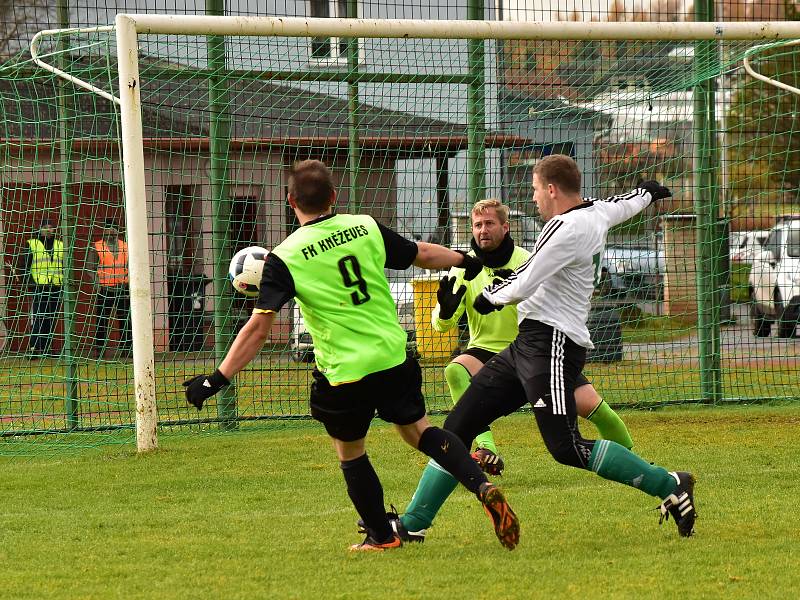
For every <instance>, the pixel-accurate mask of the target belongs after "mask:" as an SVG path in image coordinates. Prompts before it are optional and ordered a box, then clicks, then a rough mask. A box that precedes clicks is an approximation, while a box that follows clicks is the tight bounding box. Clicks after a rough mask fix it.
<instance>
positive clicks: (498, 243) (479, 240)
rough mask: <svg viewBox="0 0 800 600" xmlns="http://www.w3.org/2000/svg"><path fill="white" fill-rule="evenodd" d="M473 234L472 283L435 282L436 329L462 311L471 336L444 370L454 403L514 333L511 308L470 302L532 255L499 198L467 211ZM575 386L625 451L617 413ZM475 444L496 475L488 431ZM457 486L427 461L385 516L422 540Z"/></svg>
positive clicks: (581, 408) (458, 274) (454, 276)
mask: <svg viewBox="0 0 800 600" xmlns="http://www.w3.org/2000/svg"><path fill="white" fill-rule="evenodd" d="M472 235H473V239H472V242H471V245H472V254H474V255H476V256H477V257H478V259H480V261H481V262H482V263H483V264H484V268H483V271H482V272H481V273H480V274H479V275H478V276H477V277H476V278H475V279H473V280H472V281H467V282H465V281H464V270H463V269H460V268H453V269H451V271H450V272H449V274H448V276H447V277H443V278H442V280H441V282H440V285H439V290H438V292H437V299H438V304H437V305H436V308H435V309H434V311H433V318H432V322H433V326H434V328H435V329H437V330H438V331H447V330H449V329H452V328H453V327H456V326H457V324H458V321H459V319H460V318H461V316H462V315H463V314H464V311H465V310H466V312H467V323H468V325H469V333H470V337H469V343H468V344H467V349H466V350H465V351H464V352H463V353H462V354H460V355H459V356H457V357H456V358H454V359H453V361H452V362H451V363H450V364H448V365H447V367H445V370H444V373H445V378H446V379H447V385H448V387H449V388H450V396H451V398H452V400H453V404H454V405H455V404H456V403H457V402H458V400H459V398H461V395H462V394H463V393H464V391H465V390H466V389H467V387H469V383H470V380H471V378H472V377H473V376H474V375H475V374H476V373H477V372H478V371H479V370H480V368H481V367H482V366H483V365H484V364H485V363H486V362H488V361H489V360H490V359H491V358H492V357H493V356H494V355H495V354H497V353H498V352H500V351H501V350H503V349H504V348H505V347H506V346H508V345H509V344H510V343H511V342H513V341H514V338H516V337H517V334H518V333H519V328H518V326H517V308H516V306H506V307H504V308H503V309H502V310H499V311H495V312H492V313H490V314H488V315H481V314H479V313H478V312H477V311H476V310H475V309H474V308H473V307H472V303H473V302H474V300H475V298H476V297H477V296H478V295H479V294H480V293H481V291H482V290H483V289H484V288H485V287H486V286H488V285H490V284H491V283H492V282H493V281H494V280H495V279H496V278H502V279H505V278H506V277H508V276H509V275H510V274H511V272H512V271H513V270H515V269H516V268H517V267H519V266H520V265H522V264H523V263H524V262H525V261H526V260H528V258H529V257H530V256H531V254H530V252H528V251H527V250H525V249H523V248H520V247H519V246H515V245H514V240H513V239H512V237H511V235H510V234H509V225H508V207H507V206H505V205H504V204H502V203H501V202H500V201H498V200H494V199H488V200H480V201H479V202H477V203H476V204H475V206H474V207H473V208H472ZM576 385H577V386H578V387H576V389H575V401H576V404H577V409H578V414H579V415H580V416H582V417H584V418H586V419H588V420H589V421H591V422H592V423H593V424H594V425H595V427H597V429H598V432H599V433H600V436H601V437H602V438H603V439H607V440H612V441H615V442H617V443H618V444H621V445H622V446H625V447H626V448H628V449H630V448H631V447H632V446H633V441H632V440H631V436H630V434H629V433H628V429H627V428H626V427H625V424H624V423H623V422H622V419H620V418H619V416H618V415H617V413H615V412H614V411H613V410H612V408H611V407H610V406H609V405H608V404H607V403H606V402H605V401H604V400H603V399H602V398H601V397H600V396H599V395H598V394H597V392H596V391H595V389H594V387H593V386H592V385H591V384H590V383H589V381H588V380H587V379H586V378H585V377H584V376H583V375H580V376H579V380H578V382H577V384H576ZM475 443H476V445H477V448H476V449H475V451H474V452H473V453H472V457H473V458H474V459H475V461H476V462H477V463H478V464H479V465H480V467H481V468H482V469H483V470H484V471H485V472H487V473H489V474H490V475H500V474H501V473H502V471H503V468H504V464H503V459H502V458H501V457H500V456H499V455H498V453H497V447H496V446H495V442H494V438H493V436H492V433H491V431H489V430H486V431H485V432H483V433H481V434H480V435H478V436H477V437H476V438H475ZM456 485H457V482H456V480H455V479H453V477H452V476H451V475H450V474H449V473H447V472H446V471H445V470H444V469H442V467H440V466H439V465H438V464H437V463H436V461H434V460H431V461H429V462H428V465H427V466H426V467H425V470H424V472H423V474H422V478H421V479H420V482H419V485H418V487H417V491H416V492H415V493H414V496H413V498H412V500H411V504H410V505H409V506H408V509H407V510H406V513H405V514H404V515H403V516H402V518H401V523H402V527H397V526H396V521H394V519H396V518H397V517H395V515H391V514H390V518H392V517H393V518H394V519H393V521H394V522H393V524H394V525H395V527H397V529H398V534H400V535H401V536H402V537H404V538H405V539H407V540H414V541H422V539H424V536H425V531H426V529H427V528H428V527H430V526H431V524H432V522H433V518H434V516H435V515H436V513H437V512H438V510H439V508H441V506H442V504H443V503H444V501H445V499H446V498H447V497H448V496H449V495H450V493H451V492H452V491H453V489H454V488H455V487H456Z"/></svg>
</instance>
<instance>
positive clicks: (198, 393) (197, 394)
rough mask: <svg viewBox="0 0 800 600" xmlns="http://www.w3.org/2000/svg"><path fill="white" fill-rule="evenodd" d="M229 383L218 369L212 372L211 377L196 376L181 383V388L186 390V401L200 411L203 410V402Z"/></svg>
mask: <svg viewBox="0 0 800 600" xmlns="http://www.w3.org/2000/svg"><path fill="white" fill-rule="evenodd" d="M230 383H231V382H230V381H228V378H227V377H225V375H223V374H222V373H220V372H219V369H217V370H216V371H214V372H213V373H212V374H211V375H198V376H196V377H192V378H191V379H188V380H186V381H184V382H183V387H185V388H186V390H184V391H185V393H186V401H187V402H188V403H189V404H191V405H192V406H194V407H195V408H197V410H200V409H201V408H203V402H205V401H206V400H207V399H208V398H211V396H213V395H214V394H216V393H217V392H218V391H220V390H221V389H222V388H224V387H225V386H226V385H230Z"/></svg>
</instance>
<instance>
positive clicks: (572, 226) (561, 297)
mask: <svg viewBox="0 0 800 600" xmlns="http://www.w3.org/2000/svg"><path fill="white" fill-rule="evenodd" d="M650 202H651V197H650V192H646V191H645V190H642V189H636V190H633V191H632V192H629V193H627V194H622V195H619V196H612V197H611V198H606V199H605V200H596V199H586V200H585V201H584V202H583V203H582V204H579V205H578V206H576V207H574V208H571V209H570V210H568V211H567V212H565V213H562V214H560V215H557V216H555V217H553V218H552V219H550V220H549V221H548V222H547V224H546V225H545V226H544V229H543V230H542V233H541V234H540V235H539V239H538V240H537V241H536V245H535V247H534V251H533V254H532V255H531V257H530V258H529V259H528V260H527V261H526V262H525V263H523V264H522V265H521V266H520V267H519V268H517V269H516V271H514V273H512V275H511V276H510V277H509V278H508V279H505V280H503V281H502V282H500V283H498V284H496V285H493V286H488V287H487V288H486V289H484V290H483V295H484V296H485V297H486V298H487V299H488V300H489V301H490V302H491V303H492V304H496V305H501V304H517V315H518V319H519V321H520V322H522V320H523V319H534V320H536V321H541V322H542V323H545V324H547V325H550V326H552V327H554V328H555V329H558V330H560V331H562V332H563V333H564V334H565V335H567V336H568V337H569V338H570V339H571V340H572V341H573V342H575V343H576V344H578V345H580V346H583V347H585V348H593V347H594V346H593V344H592V340H591V336H590V335H589V330H588V328H587V327H586V321H587V319H588V317H589V301H590V299H591V297H592V292H593V291H594V287H595V285H596V284H597V282H598V281H599V280H600V269H601V267H600V258H601V256H602V255H603V249H604V248H605V245H606V236H607V235H608V230H609V229H610V228H611V227H613V226H614V225H617V224H619V223H622V222H623V221H626V220H628V219H630V218H631V217H632V216H634V215H635V214H637V213H639V212H641V211H642V210H644V208H645V207H647V206H648V205H649V204H650Z"/></svg>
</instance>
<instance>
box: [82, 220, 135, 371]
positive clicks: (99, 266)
mask: <svg viewBox="0 0 800 600" xmlns="http://www.w3.org/2000/svg"><path fill="white" fill-rule="evenodd" d="M88 261H89V272H90V273H92V275H93V278H94V286H95V299H96V300H95V311H94V312H95V322H96V329H95V347H96V349H97V350H96V351H97V352H98V354H99V357H100V358H102V357H103V354H104V352H105V350H106V348H107V346H108V341H109V332H108V325H109V322H110V321H111V317H112V315H115V316H116V320H117V322H118V324H119V338H118V344H117V348H118V350H119V351H120V353H125V354H130V352H131V323H130V315H131V310H130V293H129V289H128V244H127V243H126V242H125V240H123V239H120V232H119V227H118V226H117V224H116V222H115V221H113V220H111V219H107V220H106V221H104V222H103V228H102V237H101V238H100V239H99V240H97V241H95V242H94V243H93V244H92V246H91V247H90V248H89V259H88Z"/></svg>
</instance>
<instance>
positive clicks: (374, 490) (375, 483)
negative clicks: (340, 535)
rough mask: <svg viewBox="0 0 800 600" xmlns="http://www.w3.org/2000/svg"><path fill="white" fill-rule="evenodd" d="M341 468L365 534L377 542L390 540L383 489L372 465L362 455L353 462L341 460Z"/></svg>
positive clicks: (390, 528) (390, 527)
mask: <svg viewBox="0 0 800 600" xmlns="http://www.w3.org/2000/svg"><path fill="white" fill-rule="evenodd" d="M339 465H340V466H341V467H342V473H343V474H344V480H345V483H347V494H348V495H349V496H350V500H351V501H352V502H353V506H355V507H356V512H358V516H360V517H361V520H362V521H364V524H365V525H366V527H367V532H368V533H369V535H370V536H372V538H373V539H374V540H375V541H377V542H385V541H387V540H389V539H391V537H392V535H393V533H392V526H391V525H389V519H388V518H387V517H386V509H385V507H384V506H383V487H381V481H380V479H378V474H377V473H376V472H375V469H373V468H372V463H371V462H369V458H367V455H366V454H364V455H362V456H359V457H358V458H354V459H353V460H343V461H341V462H340V463H339Z"/></svg>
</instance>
